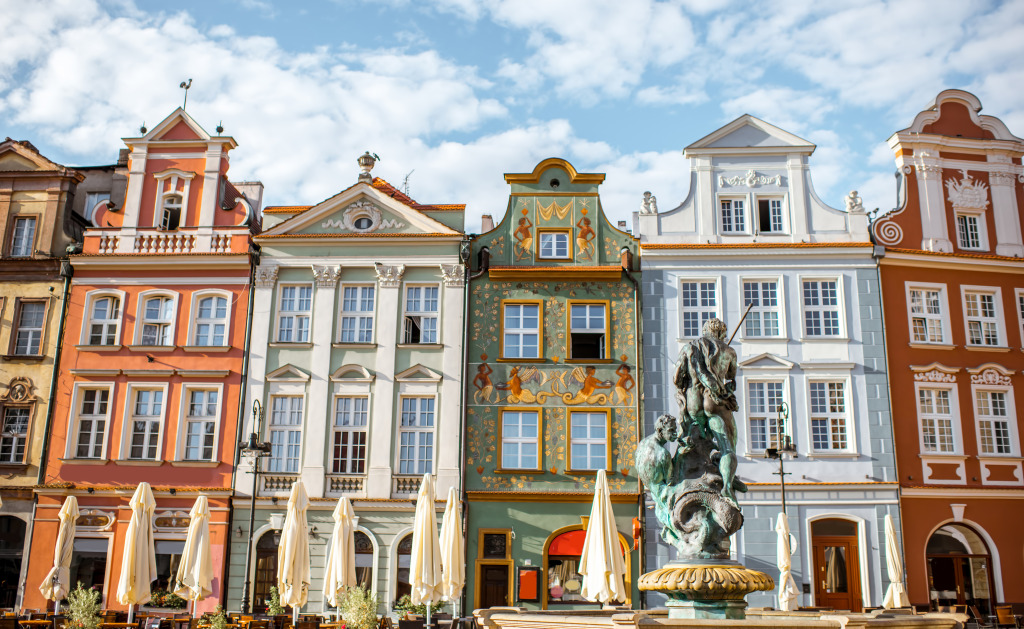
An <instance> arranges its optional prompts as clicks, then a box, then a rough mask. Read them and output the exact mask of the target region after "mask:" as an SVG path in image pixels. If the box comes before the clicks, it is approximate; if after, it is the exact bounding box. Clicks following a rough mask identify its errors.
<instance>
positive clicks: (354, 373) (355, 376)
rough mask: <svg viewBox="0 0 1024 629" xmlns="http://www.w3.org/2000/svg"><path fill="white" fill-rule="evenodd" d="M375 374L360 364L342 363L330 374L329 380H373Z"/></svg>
mask: <svg viewBox="0 0 1024 629" xmlns="http://www.w3.org/2000/svg"><path fill="white" fill-rule="evenodd" d="M375 377H376V376H375V375H374V374H373V373H372V372H371V371H370V370H369V369H367V368H366V367H363V366H362V365H342V366H341V367H338V369H337V370H336V371H335V372H334V373H332V374H331V380H335V381H344V382H373V380H374V378H375Z"/></svg>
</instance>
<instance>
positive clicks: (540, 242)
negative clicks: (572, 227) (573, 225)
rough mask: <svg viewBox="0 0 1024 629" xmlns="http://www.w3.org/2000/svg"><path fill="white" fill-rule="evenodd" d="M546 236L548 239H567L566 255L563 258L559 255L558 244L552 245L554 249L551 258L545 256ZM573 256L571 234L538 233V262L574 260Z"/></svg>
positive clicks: (555, 231) (567, 232)
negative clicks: (555, 237) (559, 237)
mask: <svg viewBox="0 0 1024 629" xmlns="http://www.w3.org/2000/svg"><path fill="white" fill-rule="evenodd" d="M545 236H547V237H553V236H561V237H562V238H565V255H562V256H560V255H557V254H558V244H557V243H553V244H552V247H551V250H552V254H551V255H549V256H547V255H544V253H543V251H544V240H545ZM572 254H573V248H572V237H571V235H570V234H569V231H561V230H548V231H540V232H538V233H537V259H538V260H572Z"/></svg>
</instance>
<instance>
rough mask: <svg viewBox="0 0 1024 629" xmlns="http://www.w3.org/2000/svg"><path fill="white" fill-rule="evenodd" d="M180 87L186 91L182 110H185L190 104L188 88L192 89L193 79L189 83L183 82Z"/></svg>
mask: <svg viewBox="0 0 1024 629" xmlns="http://www.w3.org/2000/svg"><path fill="white" fill-rule="evenodd" d="M178 87H180V88H182V89H184V90H185V101H184V102H183V103H182V104H181V108H182V109H185V105H187V104H188V88H190V87H192V79H189V80H188V83H186V82H185V81H182V82H181V85H179V86H178Z"/></svg>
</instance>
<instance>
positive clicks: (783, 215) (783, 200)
mask: <svg viewBox="0 0 1024 629" xmlns="http://www.w3.org/2000/svg"><path fill="white" fill-rule="evenodd" d="M761 201H768V208H769V209H768V222H769V224H770V223H772V222H773V221H772V220H771V202H772V201H778V202H779V229H778V230H774V229H773V230H770V231H761ZM788 210H789V195H787V194H784V193H765V194H755V195H754V203H753V206H752V207H751V208H750V213H751V217H752V218H753V216H754V215H755V213H756V217H757V220H756V221H755V223H756V225H755V227H756V229H754V233H755V234H758V235H762V234H763V235H765V236H784V235H786V234H788V233H789V231H790V230H789V211H788Z"/></svg>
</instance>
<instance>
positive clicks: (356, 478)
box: [327, 474, 366, 495]
mask: <svg viewBox="0 0 1024 629" xmlns="http://www.w3.org/2000/svg"><path fill="white" fill-rule="evenodd" d="M363 481H364V478H363V476H362V475H350V474H330V475H328V476H327V491H328V492H330V493H332V494H345V495H348V494H361V493H363V490H364V487H365V486H366V485H365V483H364V482H363Z"/></svg>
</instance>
